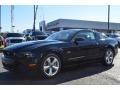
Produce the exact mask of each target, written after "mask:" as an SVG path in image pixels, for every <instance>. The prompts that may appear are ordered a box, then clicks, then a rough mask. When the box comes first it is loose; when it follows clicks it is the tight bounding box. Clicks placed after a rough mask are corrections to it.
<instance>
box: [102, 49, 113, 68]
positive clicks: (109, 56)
mask: <svg viewBox="0 0 120 90" xmlns="http://www.w3.org/2000/svg"><path fill="white" fill-rule="evenodd" d="M113 60H114V52H113V50H112V49H111V48H108V49H107V50H106V52H105V54H104V57H103V61H102V64H103V65H104V66H111V65H113Z"/></svg>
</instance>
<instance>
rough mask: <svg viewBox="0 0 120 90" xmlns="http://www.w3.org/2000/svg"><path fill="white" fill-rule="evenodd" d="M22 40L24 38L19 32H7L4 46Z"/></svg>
mask: <svg viewBox="0 0 120 90" xmlns="http://www.w3.org/2000/svg"><path fill="white" fill-rule="evenodd" d="M24 41H25V38H24V36H23V34H20V33H7V34H6V36H5V46H9V45H13V44H16V43H21V42H24Z"/></svg>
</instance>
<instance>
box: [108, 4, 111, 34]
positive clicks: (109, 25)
mask: <svg viewBox="0 0 120 90" xmlns="http://www.w3.org/2000/svg"><path fill="white" fill-rule="evenodd" d="M110 32H111V31H110V5H108V33H110Z"/></svg>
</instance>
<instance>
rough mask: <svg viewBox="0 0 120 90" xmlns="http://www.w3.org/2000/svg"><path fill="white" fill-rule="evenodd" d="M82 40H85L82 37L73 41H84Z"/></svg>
mask: <svg viewBox="0 0 120 90" xmlns="http://www.w3.org/2000/svg"><path fill="white" fill-rule="evenodd" d="M84 40H85V39H84V38H75V40H74V42H75V43H78V42H80V41H84Z"/></svg>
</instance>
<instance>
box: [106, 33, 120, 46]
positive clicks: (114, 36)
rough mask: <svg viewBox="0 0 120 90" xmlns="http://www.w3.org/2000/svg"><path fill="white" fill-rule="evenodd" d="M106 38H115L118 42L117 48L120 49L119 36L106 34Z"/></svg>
mask: <svg viewBox="0 0 120 90" xmlns="http://www.w3.org/2000/svg"><path fill="white" fill-rule="evenodd" d="M107 36H108V37H111V38H115V39H116V40H117V41H118V46H119V47H120V35H118V34H107Z"/></svg>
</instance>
